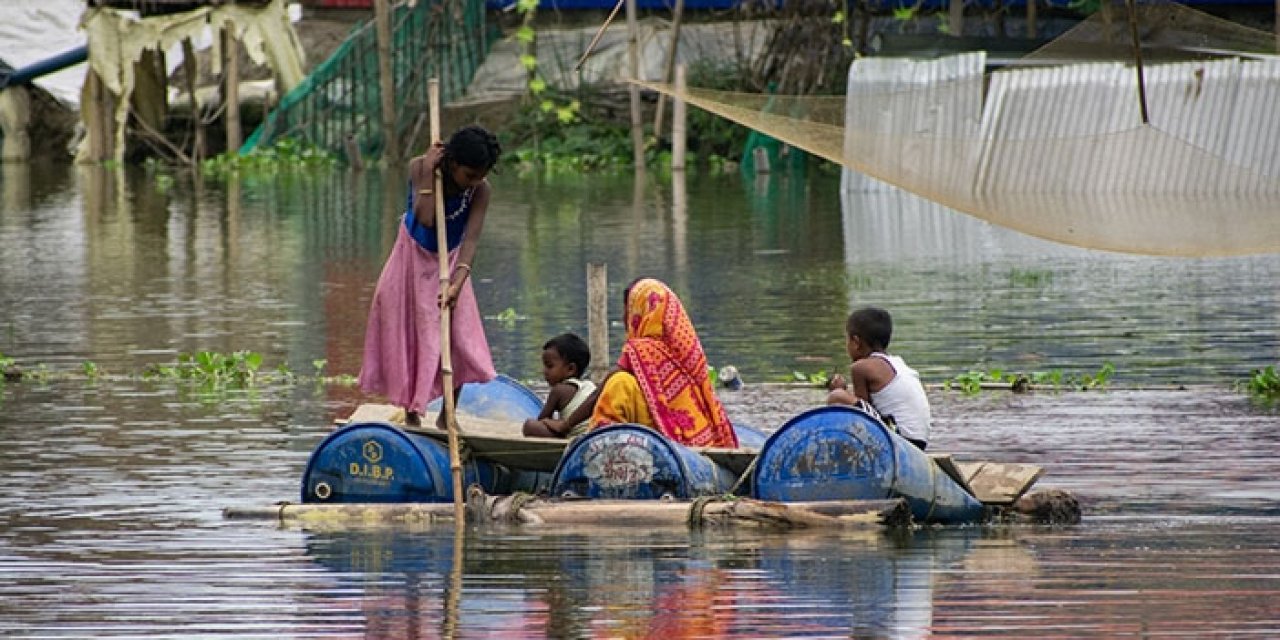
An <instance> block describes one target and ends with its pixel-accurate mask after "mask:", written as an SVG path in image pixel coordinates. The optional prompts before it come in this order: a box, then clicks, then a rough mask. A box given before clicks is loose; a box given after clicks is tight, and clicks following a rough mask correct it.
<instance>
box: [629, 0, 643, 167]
mask: <svg viewBox="0 0 1280 640" xmlns="http://www.w3.org/2000/svg"><path fill="white" fill-rule="evenodd" d="M626 1H627V71H628V75H630V76H631V77H630V80H631V82H630V83H628V87H629V89H630V95H631V151H632V153H631V161H632V162H633V163H635V170H636V172H637V173H639V172H642V171H644V122H643V121H642V119H641V116H640V87H639V86H638V85H636V83H635V81H636V80H639V79H640V41H639V37H640V35H639V27H637V26H636V0H626Z"/></svg>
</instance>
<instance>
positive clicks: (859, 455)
mask: <svg viewBox="0 0 1280 640" xmlns="http://www.w3.org/2000/svg"><path fill="white" fill-rule="evenodd" d="M753 494H754V495H755V497H756V498H758V499H760V500H774V501H780V502H803V501H811V500H812V501H821V500H879V499H886V498H899V497H901V498H906V499H907V502H908V503H909V505H910V507H911V515H912V517H913V518H915V520H916V522H921V523H942V524H951V523H964V522H976V521H979V520H981V519H982V517H983V515H984V513H983V511H984V510H983V507H982V503H981V502H979V501H978V500H977V499H975V498H974V497H973V496H971V495H969V493H968V492H966V491H965V490H964V489H962V488H961V487H960V485H958V484H956V482H955V481H954V480H952V479H951V478H950V477H949V476H948V475H947V474H946V473H944V472H943V471H942V470H941V469H939V468H938V466H937V465H936V464H934V462H933V460H932V459H930V458H929V456H928V455H926V454H925V452H923V451H921V450H920V449H918V448H917V447H916V446H915V445H912V444H911V443H910V442H907V441H906V440H905V439H903V438H902V437H901V436H899V435H898V434H896V433H894V432H893V431H892V430H890V429H889V428H888V427H886V426H885V425H884V424H883V423H881V422H880V421H879V420H877V419H876V418H874V417H872V416H870V415H867V414H866V413H863V412H862V411H859V410H857V409H854V408H851V407H834V406H833V407H821V408H818V409H812V410H809V411H806V412H804V413H802V414H800V415H798V416H796V417H794V418H792V419H791V420H788V421H787V423H786V424H784V425H782V428H780V429H778V430H777V431H776V432H774V434H773V435H772V436H770V437H769V440H768V441H766V442H765V445H764V447H763V448H762V449H761V450H760V458H759V460H757V462H756V472H755V478H754V487H753Z"/></svg>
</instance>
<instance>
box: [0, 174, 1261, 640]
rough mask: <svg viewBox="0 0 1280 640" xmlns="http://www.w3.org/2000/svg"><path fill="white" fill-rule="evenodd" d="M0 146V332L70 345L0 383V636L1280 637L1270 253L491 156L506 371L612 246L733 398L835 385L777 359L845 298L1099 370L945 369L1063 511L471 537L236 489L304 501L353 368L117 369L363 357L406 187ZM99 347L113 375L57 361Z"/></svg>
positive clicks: (487, 283) (996, 453)
mask: <svg viewBox="0 0 1280 640" xmlns="http://www.w3.org/2000/svg"><path fill="white" fill-rule="evenodd" d="M695 175H696V174H695ZM0 177H3V179H4V182H3V183H2V185H3V195H4V198H3V200H2V201H0V203H2V207H3V208H0V247H2V248H3V251H2V252H0V353H3V354H4V355H5V356H6V357H11V358H14V359H15V360H17V361H18V362H19V364H21V365H22V366H23V367H24V368H26V369H27V370H29V371H36V372H39V371H42V370H44V371H48V372H49V373H50V374H54V375H50V376H48V377H44V378H42V377H41V376H37V377H36V379H32V380H26V381H23V382H21V383H10V384H5V385H4V386H3V387H2V388H0V436H3V438H4V441H5V443H6V445H7V446H5V447H4V448H3V449H0V468H3V469H4V470H5V472H6V475H7V477H6V478H5V481H4V483H3V484H2V485H0V635H2V636H4V637H15V638H41V637H58V638H111V637H174V638H189V637H209V636H227V637H237V638H254V637H257V638H268V637H270V638H311V637H344V638H345V637H370V638H406V637H422V638H429V637H494V636H500V637H661V638H668V637H724V636H748V637H778V636H805V637H869V638H881V637H884V638H899V637H901V638H916V637H960V636H1004V637H1031V636H1036V637H1105V638H1115V637H1143V638H1145V637H1196V638H1199V637H1272V636H1274V635H1275V634H1276V633H1277V632H1278V631H1277V630H1280V605H1277V603H1278V602H1280V544H1277V542H1276V540H1280V498H1278V497H1280V479H1278V478H1280V463H1277V462H1276V460H1277V459H1278V458H1280V433H1278V430H1277V426H1280V416H1278V415H1277V413H1276V412H1275V410H1274V409H1270V408H1267V407H1265V406H1260V405H1257V404H1255V403H1253V402H1251V401H1250V400H1249V399H1248V398H1246V397H1245V396H1243V395H1242V394H1240V393H1238V392H1236V391H1235V390H1233V388H1232V385H1233V383H1234V382H1236V381H1237V380H1239V379H1241V378H1243V377H1244V376H1245V375H1247V373H1248V371H1249V370H1250V369H1252V368H1257V367H1259V366H1265V365H1267V364H1275V362H1276V361H1277V359H1278V358H1280V338H1278V337H1277V336H1278V334H1280V329H1278V327H1280V313H1277V292H1276V288H1275V287H1274V282H1276V281H1277V278H1276V276H1277V275H1280V259H1278V258H1277V257H1275V256H1270V257H1268V256H1262V257H1255V258H1241V259H1232V260H1196V261H1178V260H1168V259H1152V258H1142V257H1135V256H1120V255H1112V254H1101V253H1095V252H1086V251H1082V250H1077V249H1070V248H1064V247H1057V246H1054V245H1048V244H1046V243H1041V242H1039V241H1035V240H1032V239H1028V238H1024V237H1020V236H1016V235H1014V234H1010V233H1008V232H1002V231H1000V230H998V229H994V228H991V227H988V226H986V225H981V224H978V223H975V222H973V221H971V220H968V219H967V218H963V217H961V216H957V215H955V214H950V213H947V212H939V211H934V210H931V209H929V208H927V207H922V206H921V205H919V204H918V203H915V202H912V201H906V200H902V199H897V198H891V197H886V196H864V197H858V198H852V199H847V201H846V202H845V203H844V204H843V205H842V203H841V201H840V197H839V194H838V190H836V189H835V186H834V182H835V181H834V180H833V179H831V178H829V177H824V176H813V177H811V178H810V179H808V180H806V181H803V182H802V183H801V182H800V181H793V182H789V181H787V180H785V179H783V178H780V177H775V178H774V179H773V180H772V181H771V182H769V183H765V184H763V185H757V184H755V183H753V182H743V181H741V180H739V179H737V178H727V179H726V178H699V179H696V180H691V181H690V183H689V184H687V185H685V187H686V189H687V192H686V193H685V196H687V198H688V201H689V203H690V205H689V209H688V210H687V211H685V212H683V213H681V212H678V211H677V212H673V211H672V210H671V207H670V196H671V191H672V188H673V187H672V185H670V184H669V183H667V182H665V181H663V180H654V181H652V182H649V183H645V184H644V185H642V186H643V188H642V189H639V190H633V188H632V185H631V184H630V182H629V179H628V180H626V181H624V180H621V179H619V180H615V181H611V180H599V181H593V182H591V183H590V184H588V183H587V182H585V181H583V180H581V179H557V180H547V179H540V178H530V177H525V176H519V175H516V174H515V173H514V172H509V173H508V174H504V175H502V176H499V178H498V179H497V180H498V183H497V184H498V187H499V190H498V196H499V197H498V198H496V199H495V207H494V212H493V214H494V215H493V218H492V220H491V224H490V226H489V227H488V228H486V232H485V233H486V235H485V242H486V244H485V246H484V247H483V249H482V253H481V255H480V257H478V259H477V271H478V272H480V278H481V279H480V281H479V283H478V285H477V290H478V294H479V295H480V297H481V305H482V308H483V309H484V310H485V313H486V314H487V315H490V316H491V317H490V319H489V320H487V322H486V329H487V330H488V332H489V335H490V339H491V342H492V343H493V347H494V353H495V359H496V360H497V362H498V364H499V368H500V369H502V370H504V371H506V372H509V373H511V374H512V375H514V376H516V377H518V378H531V377H533V376H535V375H537V372H536V349H537V347H538V346H540V344H541V340H545V338H546V337H547V336H549V335H552V334H554V333H556V332H559V331H563V330H576V331H583V330H584V328H583V325H584V321H583V320H582V319H583V318H585V307H584V302H583V300H584V298H585V296H584V295H583V290H584V284H583V280H584V276H583V264H584V263H585V262H586V261H587V260H607V261H608V263H609V268H610V276H611V283H612V286H613V287H614V288H616V289H620V287H621V283H622V282H625V281H626V280H629V279H630V278H632V277H635V276H637V275H641V274H648V275H657V276H659V277H662V278H664V279H666V280H668V281H669V282H671V283H672V284H673V286H674V287H675V288H676V289H677V291H679V292H680V293H681V294H682V296H683V297H684V299H685V301H686V304H687V306H689V307H690V310H691V313H692V314H693V315H694V317H695V320H696V321H698V329H699V331H700V332H701V335H702V337H703V341H704V343H706V345H707V350H708V353H709V357H710V359H711V360H712V362H713V363H716V364H735V365H736V366H738V367H739V368H740V369H741V370H742V371H743V375H744V377H745V378H746V380H747V383H748V384H747V386H746V387H745V388H744V389H743V390H742V391H739V392H728V391H726V392H725V393H724V394H723V398H724V400H725V403H726V405H727V406H728V410H729V412H730V415H731V416H732V417H733V418H734V419H735V420H739V421H744V422H750V423H752V424H757V425H759V426H763V427H766V428H773V427H776V426H778V425H780V424H782V423H783V422H784V421H785V420H786V419H788V418H789V417H791V416H793V415H795V414H796V413H797V412H799V411H801V410H803V409H805V408H808V407H810V406H814V405H815V404H818V403H820V402H821V398H822V394H821V392H820V391H818V390H816V389H813V388H808V387H804V386H778V385H774V384H766V383H772V382H773V381H776V380H780V379H783V378H786V377H788V376H790V375H792V373H793V372H797V371H798V372H800V373H802V374H809V373H814V372H816V371H818V370H820V369H829V368H832V367H835V366H838V364H839V362H840V359H839V356H840V350H841V347H842V345H841V341H840V338H839V334H838V331H839V324H840V322H841V320H842V316H843V314H844V312H845V311H846V310H847V308H848V307H849V306H850V305H853V304H861V303H864V302H874V303H880V304H885V305H886V306H889V307H890V308H891V310H893V311H894V312H895V315H896V316H897V318H898V334H897V336H895V341H894V342H895V344H894V346H895V348H896V350H898V351H899V352H900V353H902V354H903V355H905V356H906V357H907V359H908V361H910V362H912V363H913V364H916V365H917V366H919V368H920V369H921V371H922V373H923V374H924V376H925V378H926V379H927V380H929V381H930V382H933V383H940V382H942V381H943V380H945V379H946V378H948V377H950V376H953V375H955V374H957V373H960V372H963V371H967V370H968V369H970V368H980V369H987V368H993V367H1000V368H1004V369H1006V370H1013V369H1017V370H1022V371H1032V370H1049V371H1054V370H1056V371H1062V372H1066V373H1073V374H1084V373H1091V372H1094V371H1096V370H1097V368H1098V367H1100V366H1101V364H1102V363H1103V362H1111V363H1113V364H1114V366H1115V368H1116V376H1115V379H1114V380H1113V382H1112V384H1111V385H1110V387H1109V388H1108V389H1106V390H1103V391H1089V392H1080V391H1073V390H1067V389H1058V390H1042V391H1037V392H1035V393H1031V394H1018V395H1015V394H1011V393H1006V392H994V391H991V392H984V393H981V394H978V395H966V394H963V393H960V392H957V391H946V390H943V389H941V388H938V387H934V389H933V390H932V391H931V400H932V401H933V404H934V409H935V412H936V423H937V424H936V427H935V437H934V443H933V445H932V448H934V449H937V450H943V451H949V452H952V453H954V454H955V455H956V456H957V457H958V458H960V459H962V460H982V459H991V460H1001V461H1010V462H1029V463H1034V464H1040V465H1043V466H1044V467H1045V468H1046V470H1047V472H1046V475H1045V477H1044V478H1043V479H1042V480H1041V483H1040V486H1041V487H1056V488H1063V489H1067V490H1069V491H1072V492H1073V493H1074V494H1076V495H1077V496H1078V497H1079V498H1080V500H1081V502H1082V504H1083V506H1084V517H1085V520H1084V522H1083V523H1082V524H1081V525H1079V526H1075V527H1057V528H1047V527H1031V526H1019V527H958V528H936V529H935V528H928V529H921V530H917V531H912V532H907V533H898V534H887V533H882V532H859V533H830V532H795V533H788V534H779V533H776V532H758V531H743V530H736V531H701V532H689V531H685V530H671V529H659V530H651V531H640V530H634V529H630V530H618V529H616V528H607V527H606V528H591V529H580V530H579V529H573V530H561V529H557V530H540V529H529V528H520V529H514V528H513V529H484V530H473V531H471V532H469V535H468V537H467V539H466V542H465V547H464V548H463V554H462V558H463V559H462V561H461V562H460V563H459V562H455V557H456V555H455V548H454V537H453V529H452V528H451V527H444V528H432V527H427V528H423V529H418V530H405V529H384V530H365V531H341V530H302V529H291V528H285V529H282V528H278V527H275V526H272V525H269V524H264V523H256V522H242V521H227V520H224V519H223V518H222V515H221V509H222V508H223V507H226V506H235V505H245V506H247V505H261V504H266V503H270V502H274V501H277V500H296V499H297V496H298V493H299V490H300V486H299V485H300V481H301V474H302V469H303V467H304V466H305V464H306V460H307V457H308V455H309V454H310V452H311V450H312V449H313V448H314V447H315V445H316V444H317V443H318V442H319V440H320V439H321V438H322V437H323V436H324V434H325V433H327V428H328V427H327V425H328V424H329V423H330V421H331V420H332V419H333V417H335V416H337V415H341V414H343V413H344V412H346V411H349V410H350V408H351V407H352V406H354V404H355V403H356V402H358V401H359V400H360V399H361V398H360V397H359V396H357V395H356V394H355V393H354V392H353V391H352V390H351V389H350V388H349V387H346V386H344V385H340V384H333V385H316V384H312V383H311V382H309V381H308V382H304V383H302V384H278V383H264V384H261V385H259V386H257V387H255V388H254V389H251V390H248V391H239V390H221V391H219V390H214V391H202V390H200V389H197V388H188V387H184V386H181V385H176V384H172V383H153V382H148V381H145V380H142V379H139V378H137V377H135V376H134V375H133V374H134V373H136V372H140V371H142V370H143V369H144V368H146V367H147V366H149V365H151V364H155V363H162V362H171V361H172V360H173V359H174V358H175V357H176V354H177V353H179V352H190V351H194V350H198V349H212V350H217V351H221V352H231V351H235V350H239V349H249V350H254V351H258V352H260V353H262V354H263V355H264V358H265V360H266V362H267V366H268V367H269V368H274V367H275V366H277V365H279V364H280V363H287V364H288V366H289V367H290V368H292V369H293V370H295V371H298V372H300V373H310V372H311V371H312V369H313V367H314V365H313V362H314V361H318V360H324V361H325V363H324V368H325V371H326V372H328V373H354V371H355V369H356V368H358V359H359V354H358V345H359V343H360V339H361V331H362V327H363V315H364V309H365V308H366V307H367V304H368V298H369V295H370V293H371V287H372V283H373V281H374V279H376V276H377V272H378V269H379V267H380V266H381V257H382V254H383V253H384V252H385V250H386V249H387V248H388V247H389V246H390V245H389V242H390V233H391V230H392V226H391V225H392V224H393V220H392V216H394V210H395V209H396V207H397V205H395V204H389V203H392V202H393V201H398V200H399V198H401V197H402V193H401V191H402V185H398V184H394V183H396V182H397V181H395V180H385V181H379V179H378V178H377V177H376V174H369V175H366V176H365V177H363V178H360V179H353V178H350V177H346V176H343V177H339V178H325V179H310V178H307V179H304V178H288V177H283V178H277V179H274V180H271V181H266V182H260V183H258V184H252V183H246V184H242V185H240V194H239V196H238V197H237V198H235V201H234V202H233V203H232V206H228V195H227V191H228V190H227V189H225V188H223V187H220V186H216V185H215V186H211V187H209V188H207V189H205V190H201V191H199V192H198V193H197V191H196V190H194V189H192V188H191V187H190V186H189V185H187V184H186V183H185V182H184V181H183V180H181V179H179V180H178V181H177V183H176V184H175V187H174V188H173V189H171V190H169V191H168V192H160V190H158V189H157V188H156V181H155V180H154V178H149V177H148V176H146V175H144V174H128V175H126V176H124V180H122V181H121V182H119V183H118V182H117V181H116V178H114V177H113V176H111V175H110V174H108V175H100V174H93V173H82V172H77V171H75V170H70V169H65V168H56V167H55V168H49V169H47V170H43V171H38V172H34V173H32V172H29V173H28V175H26V176H21V175H20V174H19V175H18V176H17V177H15V174H14V170H12V169H10V168H6V169H5V173H4V174H3V175H2V176H0ZM19 177H20V178H22V181H21V182H19V180H18V178H19ZM383 182H385V183H386V184H385V186H384V185H383V184H382V183H383ZM612 293H614V294H615V295H614V296H613V297H616V293H617V291H612ZM611 300H612V298H611ZM507 309H511V310H512V311H511V313H508V314H505V315H504V314H502V312H503V311H505V310H507ZM499 316H501V317H499ZM617 333H618V330H617V328H616V327H615V334H617ZM617 340H618V335H615V336H613V343H614V344H615V345H616V344H617ZM86 360H87V361H92V362H93V363H95V364H96V365H97V366H98V367H99V368H100V369H101V370H102V371H104V372H106V374H107V375H106V376H105V377H102V378H99V379H96V380H92V379H88V378H85V377H84V376H82V375H77V376H72V375H71V374H75V373H78V372H80V371H82V368H83V363H84V362H85V361H86ZM1178 384H1186V385H1189V386H1188V388H1187V389H1185V390H1178V389H1177V388H1176V386H1175V385H1178Z"/></svg>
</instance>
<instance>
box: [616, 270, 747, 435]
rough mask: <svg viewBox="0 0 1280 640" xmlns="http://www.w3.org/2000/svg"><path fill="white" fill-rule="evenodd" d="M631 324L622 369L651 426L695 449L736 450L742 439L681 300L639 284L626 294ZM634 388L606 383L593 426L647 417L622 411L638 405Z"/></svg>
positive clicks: (653, 283)
mask: <svg viewBox="0 0 1280 640" xmlns="http://www.w3.org/2000/svg"><path fill="white" fill-rule="evenodd" d="M626 323H627V342H626V344H624V345H623V347H622V357H621V358H619V359H618V367H619V368H620V369H622V370H623V371H625V372H628V373H630V374H631V375H632V376H634V379H635V383H636V386H638V387H639V389H640V392H641V394H642V395H643V398H644V403H645V405H646V408H647V409H648V413H649V414H650V416H651V417H652V419H653V422H654V424H653V425H652V426H653V427H655V428H657V430H658V431H660V432H662V433H663V434H664V435H666V436H667V437H668V438H671V439H672V440H674V441H676V442H679V443H680V444H684V445H688V446H691V447H730V448H736V447H737V446H738V437H737V435H736V434H735V433H734V431H733V425H732V424H730V423H729V418H728V417H727V416H726V415H725V412H724V406H723V405H721V404H720V399H719V398H717V397H716V394H715V391H714V390H713V389H712V388H711V378H710V377H709V376H708V375H707V356H706V354H704V353H703V351H702V343H701V342H699V341H698V334H697V333H695V332H694V330H693V323H692V322H690V321H689V316H688V315H687V314H686V313H685V311H684V305H682V304H681V303H680V298H678V297H676V294H675V293H674V292H673V291H671V289H669V288H668V287H667V286H666V285H665V284H663V283H661V282H659V281H658V280H654V279H651V278H646V279H643V280H638V281H636V282H635V283H634V284H632V285H631V290H630V292H629V293H628V295H627V311H626ZM613 377H614V378H622V380H625V378H626V377H625V376H621V375H620V374H615V375H614V376H613ZM611 382H615V381H613V380H611ZM616 382H621V380H620V381H616ZM628 382H629V381H628ZM631 386H632V385H629V384H610V383H606V384H605V387H604V389H603V390H602V392H601V394H600V398H599V400H598V401H597V402H596V410H595V414H594V415H593V416H592V420H591V423H592V425H593V426H596V425H600V424H606V423H609V422H614V421H616V420H611V419H610V418H611V417H613V416H625V415H643V413H644V412H643V411H638V410H637V409H638V408H636V407H628V406H623V405H624V404H626V403H634V396H635V394H633V393H628V392H627V390H626V387H631ZM632 388H634V387H632Z"/></svg>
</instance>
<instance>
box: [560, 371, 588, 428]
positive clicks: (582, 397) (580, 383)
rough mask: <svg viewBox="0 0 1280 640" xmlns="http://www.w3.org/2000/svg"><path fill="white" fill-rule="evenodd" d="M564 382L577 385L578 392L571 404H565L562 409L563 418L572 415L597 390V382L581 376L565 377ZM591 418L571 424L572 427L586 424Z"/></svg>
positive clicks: (561, 415) (570, 401)
mask: <svg viewBox="0 0 1280 640" xmlns="http://www.w3.org/2000/svg"><path fill="white" fill-rule="evenodd" d="M564 382H565V383H567V384H571V385H573V386H575V387H577V388H578V392H577V393H575V394H573V398H572V399H571V400H569V404H566V405H565V406H564V409H563V410H562V411H560V417H561V418H565V417H568V416H570V415H572V414H573V411H574V409H577V408H578V407H579V406H581V405H582V403H583V402H586V401H587V398H590V397H591V394H593V393H595V392H596V383H594V382H592V381H590V380H582V379H580V378H565V380H564ZM589 420H590V418H588V419H587V420H583V421H582V422H580V423H579V424H575V425H570V429H573V428H574V427H577V426H579V425H585V424H587V422H588V421H589Z"/></svg>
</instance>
